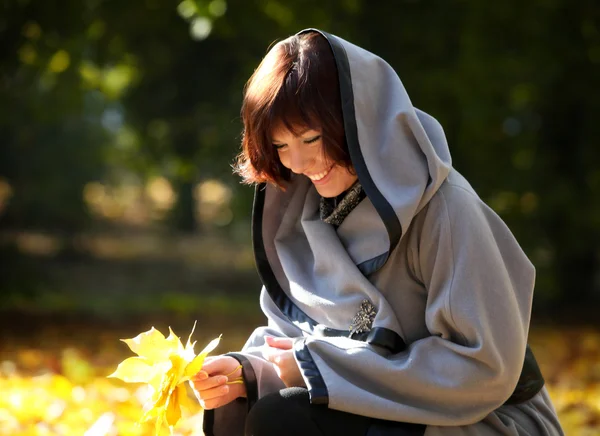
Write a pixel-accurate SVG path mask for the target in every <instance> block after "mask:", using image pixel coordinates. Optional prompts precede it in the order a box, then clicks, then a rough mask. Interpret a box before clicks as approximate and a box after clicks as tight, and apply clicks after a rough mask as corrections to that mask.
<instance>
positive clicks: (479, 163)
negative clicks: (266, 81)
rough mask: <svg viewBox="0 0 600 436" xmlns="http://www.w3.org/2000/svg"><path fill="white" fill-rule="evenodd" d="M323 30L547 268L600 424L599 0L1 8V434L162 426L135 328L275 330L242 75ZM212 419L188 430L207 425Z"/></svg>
mask: <svg viewBox="0 0 600 436" xmlns="http://www.w3.org/2000/svg"><path fill="white" fill-rule="evenodd" d="M306 27H318V28H321V29H324V30H327V31H329V32H331V33H334V34H337V35H339V36H342V37H344V38H345V39H348V40H350V41H353V42H355V43H357V44H358V45H361V46H363V47H365V48H367V49H369V50H371V51H373V52H375V53H377V54H379V55H380V56H382V57H383V58H384V59H386V60H387V61H388V62H389V63H390V64H391V65H392V66H393V67H394V68H395V69H396V71H397V72H398V74H399V75H400V77H401V78H402V80H403V83H404V85H405V87H406V88H407V90H408V92H409V94H410V95H411V99H412V101H413V103H414V104H415V106H417V107H419V108H420V109H423V110H425V111H426V112H428V113H430V114H432V115H433V116H435V117H436V118H437V119H438V120H440V122H441V123H442V125H443V126H444V127H445V130H446V134H447V137H448V140H449V143H450V146H451V151H452V153H453V158H454V164H455V167H456V168H457V169H458V170H459V171H461V172H462V173H463V174H464V175H465V176H466V177H467V178H468V179H469V180H470V181H471V183H472V184H473V186H474V187H475V189H476V190H477V191H478V193H479V194H480V195H481V197H482V198H483V199H484V200H485V201H486V202H487V203H488V204H490V206H491V207H493V208H494V210H496V212H498V213H499V214H500V215H501V216H502V218H503V219H504V220H506V222H507V223H508V225H509V226H510V228H511V229H512V231H513V232H514V233H515V235H516V236H517V238H518V240H519V241H520V243H521V244H522V246H523V247H524V249H525V251H526V252H527V254H528V255H529V257H530V258H531V259H532V261H533V262H534V264H535V266H536V268H537V272H538V276H537V288H536V294H535V299H534V312H533V320H532V329H531V335H530V336H531V337H530V342H531V344H532V347H533V349H534V351H535V352H536V354H537V357H538V360H539V362H540V365H541V366H542V369H543V371H544V375H545V377H546V380H547V384H548V386H549V388H550V392H551V395H552V398H553V400H554V402H555V405H556V407H557V409H558V412H559V414H560V417H561V420H562V422H563V425H564V426H565V429H566V431H567V434H572V435H586V434H589V435H592V434H600V333H599V331H600V316H599V314H598V307H599V306H598V303H599V302H600V248H599V247H600V144H599V138H600V122H598V120H599V119H600V99H599V98H598V96H599V95H600V4H599V3H598V2H597V1H596V0H579V1H577V2H573V1H569V0H530V1H528V2H523V1H520V0H505V1H502V2H482V1H480V0H429V1H426V0H397V1H393V2H387V1H372V0H337V1H334V0H331V1H323V0H303V1H300V0H285V1H283V0H244V1H241V0H183V1H181V0H176V1H173V0H128V1H117V0H79V1H75V0H45V1H41V0H40V1H34V0H3V1H1V2H0V392H1V393H2V394H1V395H0V434H2V435H82V434H85V435H87V436H100V435H145V434H152V431H151V429H150V428H147V427H143V426H142V427H137V426H136V425H135V423H136V420H137V419H138V418H139V416H140V414H141V411H142V405H141V404H142V397H143V394H144V392H143V389H142V388H138V387H135V386H129V385H124V384H119V383H118V382H116V381H109V380H106V379H105V376H106V375H107V374H109V373H110V372H112V371H113V370H114V368H115V367H116V364H117V363H118V362H119V361H121V360H122V359H124V358H125V357H128V356H130V355H131V352H130V351H129V350H128V348H127V347H126V346H125V344H123V343H122V342H119V341H118V339H119V338H130V337H133V336H135V335H137V334H138V333H139V332H141V331H144V330H148V329H149V328H150V327H151V326H155V327H157V328H159V329H160V330H162V331H163V332H166V331H167V326H171V327H173V329H174V330H175V331H176V333H178V334H179V335H180V336H182V337H183V338H185V337H186V336H187V334H189V331H190V329H191V326H192V324H193V322H194V320H198V328H197V330H196V334H195V337H196V339H198V341H199V344H201V346H203V345H204V344H205V343H207V342H208V340H209V339H212V338H213V337H215V336H218V335H219V334H221V333H222V334H223V342H222V345H221V346H220V348H219V349H218V352H225V351H229V350H234V349H237V348H239V347H240V346H241V345H242V344H243V342H244V339H245V338H246V337H247V335H248V334H249V333H250V332H251V331H252V329H253V328H254V327H255V326H256V325H260V324H261V323H262V322H263V319H262V316H261V314H260V311H259V308H258V302H257V297H258V293H259V289H260V282H259V280H258V277H257V275H256V272H255V270H254V261H253V257H252V251H251V246H250V209H251V202H252V189H251V188H250V187H244V186H242V185H240V184H239V180H238V179H237V178H236V177H235V176H233V175H232V173H231V163H232V161H233V159H234V157H235V155H236V153H237V152H238V149H239V142H240V129H241V125H240V120H239V108H240V103H241V97H242V90H243V86H244V83H245V81H246V80H247V78H248V77H249V76H250V74H251V73H252V71H253V70H254V68H256V66H257V65H258V62H259V61H260V59H261V57H262V56H263V55H264V54H265V53H266V50H267V48H268V47H269V45H270V44H272V43H273V41H276V40H278V39H283V38H285V37H286V36H288V35H290V34H293V33H295V32H297V31H298V30H301V29H303V28H306ZM200 420H201V414H197V415H191V416H189V417H186V418H185V419H184V420H183V421H182V422H181V425H179V426H178V427H177V428H176V429H175V434H179V435H200V434H201V431H200V430H199V422H200Z"/></svg>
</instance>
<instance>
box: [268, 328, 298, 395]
mask: <svg viewBox="0 0 600 436" xmlns="http://www.w3.org/2000/svg"><path fill="white" fill-rule="evenodd" d="M266 341H267V345H268V346H269V348H267V349H266V351H265V352H264V356H265V359H267V360H268V361H269V362H271V363H272V364H273V366H274V367H275V372H277V375H278V376H279V378H280V379H281V380H282V381H283V383H285V385H286V386H287V387H288V388H291V387H293V386H299V387H305V386H306V384H305V383H304V379H303V378H302V375H301V374H300V369H299V368H298V363H297V362H296V359H295V358H294V350H293V349H292V348H293V345H294V340H293V339H291V338H274V337H271V336H267V337H266Z"/></svg>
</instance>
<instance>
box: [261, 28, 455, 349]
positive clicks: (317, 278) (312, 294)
mask: <svg viewBox="0 0 600 436" xmlns="http://www.w3.org/2000/svg"><path fill="white" fill-rule="evenodd" d="M303 32H319V33H320V34H322V35H323V36H324V37H325V38H326V39H327V41H328V42H329V44H330V46H331V49H332V51H333V55H334V58H335V62H336V65H337V70H338V75H339V84H340V91H341V92H340V95H341V99H342V114H343V121H344V129H345V134H346V141H347V145H348V149H349V154H350V157H351V160H352V164H353V166H354V169H355V171H356V173H357V176H358V179H359V181H360V183H361V185H362V186H363V189H364V190H365V193H366V195H367V198H366V199H365V200H363V201H362V202H361V204H359V205H358V206H357V208H356V209H355V210H354V211H353V212H352V213H350V215H349V216H348V217H347V218H346V219H345V220H344V222H343V223H342V224H341V225H340V227H339V228H338V229H337V230H336V229H334V228H333V227H332V226H330V225H328V224H326V223H324V222H322V221H321V220H320V218H319V214H318V208H319V198H320V197H319V195H318V193H317V191H316V189H315V187H314V186H313V184H312V183H311V182H310V180H309V179H308V178H307V177H305V176H303V175H294V174H293V175H292V179H291V181H290V183H289V184H288V186H287V189H286V190H285V191H282V190H280V189H279V188H277V187H275V186H273V185H270V184H268V185H264V184H263V185H259V186H257V188H256V193H255V198H254V207H253V223H252V239H253V245H254V253H255V259H256V264H257V269H258V273H259V276H260V278H261V280H262V283H263V284H264V286H265V290H266V291H267V293H268V294H269V296H270V299H271V300H272V301H273V303H275V305H276V306H277V308H278V309H279V311H280V312H281V313H282V314H283V315H284V316H285V317H287V318H288V319H289V320H291V321H292V322H293V323H294V324H296V325H297V326H298V327H299V328H301V329H302V330H304V331H306V332H311V334H321V335H324V336H347V335H348V330H347V328H348V327H347V326H348V323H349V320H351V319H352V317H353V316H354V315H355V314H356V310H357V307H360V305H361V301H362V300H364V299H367V300H369V301H371V302H372V303H373V304H374V305H375V307H377V308H378V315H377V319H376V321H375V324H376V325H377V326H382V327H383V326H385V328H374V329H373V330H372V332H371V333H370V334H371V335H380V336H381V337H378V338H370V339H368V341H369V342H370V343H375V342H377V343H386V344H387V345H386V347H389V348H390V349H401V348H402V347H403V344H402V339H401V334H400V333H401V328H400V326H399V324H398V322H397V320H396V318H395V315H394V313H393V311H392V310H391V308H390V306H389V304H387V302H386V301H385V298H383V296H381V295H380V293H379V292H378V291H377V289H376V287H375V286H373V284H372V283H371V282H370V281H369V277H371V276H372V275H373V274H374V273H376V272H377V271H379V270H380V269H381V268H382V267H383V266H384V265H385V263H386V262H387V261H388V259H389V257H390V254H391V253H392V252H393V251H394V249H395V248H396V247H397V246H398V244H399V243H400V240H401V238H402V236H403V235H404V234H406V232H407V230H408V228H409V226H410V224H411V222H412V220H413V218H414V217H415V215H416V214H417V213H418V212H419V211H420V210H421V209H422V208H423V207H424V206H425V205H426V204H427V203H428V202H429V200H430V199H431V198H432V197H433V195H434V194H435V192H436V191H437V190H438V189H439V187H440V185H441V184H442V183H443V182H444V180H445V179H446V178H447V176H448V173H449V171H450V165H451V160H450V153H449V151H448V146H447V143H446V140H445V137H444V133H443V130H442V127H441V126H440V124H439V123H438V122H437V121H436V120H435V119H434V118H432V117H431V116H429V115H427V114H425V113H424V112H422V111H419V110H417V109H415V108H414V107H413V106H412V103H411V102H410V99H409V98H408V95H407V93H406V91H405V89H404V87H403V85H402V82H401V81H400V79H399V78H398V75H397V74H396V73H395V72H394V70H393V69H392V68H391V67H390V66H389V65H388V64H387V63H386V62H385V61H384V60H382V59H381V58H379V57H377V56H376V55H374V54H372V53H370V52H368V51H366V50H364V49H362V48H360V47H357V46H356V45H353V44H351V43H349V42H347V41H344V40H343V39H341V38H339V37H336V36H333V35H330V34H328V33H325V32H322V31H319V30H315V29H307V30H304V31H303ZM301 33H302V32H301ZM367 200H368V201H367ZM382 332H384V334H383V335H381V333H382Z"/></svg>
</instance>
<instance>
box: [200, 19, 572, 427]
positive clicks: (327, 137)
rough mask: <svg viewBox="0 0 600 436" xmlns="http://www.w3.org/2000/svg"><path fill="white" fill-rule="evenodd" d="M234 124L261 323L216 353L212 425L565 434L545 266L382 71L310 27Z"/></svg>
mask: <svg viewBox="0 0 600 436" xmlns="http://www.w3.org/2000/svg"><path fill="white" fill-rule="evenodd" d="M242 120H243V122H244V135H243V141H242V152H241V154H240V156H239V158H238V161H237V167H236V169H237V172H238V173H239V174H241V175H242V177H243V179H244V181H245V182H246V183H252V184H257V187H256V191H255V199H254V206H253V222H252V226H253V227H252V237H253V247H254V254H255V260H256V265H257V268H258V272H259V275H260V278H261V280H262V282H263V285H264V286H263V289H262V292H261V297H260V303H261V308H262V310H263V312H264V314H265V315H266V317H267V318H268V323H267V325H266V326H264V327H259V328H257V329H256V330H255V331H254V333H253V334H252V335H251V336H250V338H249V339H248V341H247V342H246V344H245V345H244V347H243V349H242V350H241V352H239V353H228V354H226V355H223V356H216V357H214V358H210V359H207V363H206V366H205V369H206V368H208V369H206V374H203V378H202V380H198V381H197V382H196V389H197V390H198V396H199V397H200V398H201V399H202V401H203V402H204V406H205V408H206V409H207V413H206V415H205V420H204V430H205V433H206V434H207V436H211V435H217V436H219V435H228V436H235V435H247V436H249V435H252V436H274V435H283V434H285V435H289V436H304V435H315V436H319V435H320V436H330V435H338V434H343V435H347V436H365V435H375V434H377V435H394V436H399V435H413V436H415V435H427V436H468V435H475V434H476V435H483V436H496V435H506V436H509V435H521V434H522V435H525V434H527V435H561V434H562V430H561V427H560V424H559V423H558V421H557V418H556V413H555V411H554V409H553V406H552V403H551V402H550V399H549V396H548V392H547V390H546V388H545V387H544V379H543V377H542V375H541V373H540V370H539V368H538V365H537V363H536V361H535V358H534V356H533V354H532V352H531V350H530V349H529V347H528V346H527V333H528V329H529V318H530V313H531V301H532V294H533V288H534V282H535V269H534V267H533V265H532V263H531V262H530V261H529V259H528V258H527V256H526V255H525V253H524V252H523V250H522V249H521V247H520V246H519V244H518V242H517V241H516V239H515V238H514V236H513V235H512V234H511V232H510V230H509V229H508V228H507V226H506V225H505V224H504V222H503V221H502V220H501V219H500V217H499V216H498V215H497V214H495V213H494V211H493V210H491V209H490V208H489V207H488V206H487V205H486V204H485V203H484V202H483V201H482V200H481V198H479V196H478V195H477V193H476V192H475V191H474V190H473V188H472V187H471V185H470V184H469V183H468V182H467V180H466V179H465V178H464V177H463V176H462V175H461V174H460V173H458V172H457V171H456V170H455V169H454V168H453V166H452V159H451V157H450V151H449V147H448V144H447V142H446V137H445V135H444V131H443V129H442V127H441V125H440V124H439V123H438V122H437V120H435V119H434V118H433V117H431V116H430V115H428V114H426V113H425V112H423V111H421V110H419V109H417V108H415V107H414V106H413V105H412V102H411V100H410V98H409V97H408V94H407V92H406V90H405V89H404V86H403V84H402V82H401V81H400V78H399V77H398V75H397V74H396V72H395V71H394V70H393V69H392V68H391V66H390V65H388V64H387V63H386V62H385V61H384V60H383V59H381V58H379V57H378V56H376V55H374V54H373V53H370V52H368V51H366V50H364V49H362V48H360V47H357V46H356V45H353V44H351V43H349V42H347V41H344V40H343V39H341V38H339V37H337V36H334V35H330V34H327V33H325V32H322V31H318V30H315V29H308V30H305V31H302V32H300V33H298V34H296V35H294V36H291V37H290V38H287V39H285V40H284V41H281V42H280V43H278V44H276V45H275V46H274V47H273V48H272V49H271V50H270V51H269V53H268V54H267V55H266V57H265V59H264V60H263V61H262V62H261V64H260V66H259V67H258V69H257V70H256V72H255V73H254V74H253V76H252V77H251V78H250V80H249V82H248V85H247V87H246V92H245V95H244V103H243V107H242ZM238 364H241V365H242V378H243V382H244V384H243V385H237V386H235V387H234V388H229V387H227V386H225V383H226V382H227V379H228V378H227V376H226V375H227V374H228V372H230V370H231V368H235V367H236V366H237V365H238Z"/></svg>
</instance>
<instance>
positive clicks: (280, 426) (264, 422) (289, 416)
mask: <svg viewBox="0 0 600 436" xmlns="http://www.w3.org/2000/svg"><path fill="white" fill-rule="evenodd" d="M309 404H310V402H309V399H308V392H306V389H302V388H289V389H284V390H283V391H280V392H275V393H272V394H269V395H266V396H264V397H263V398H261V399H260V400H258V401H257V402H256V404H255V405H254V406H253V407H252V409H250V412H249V413H248V416H247V418H246V430H245V433H246V436H280V435H283V434H285V435H292V434H307V433H305V432H306V431H309V429H302V430H301V429H300V427H306V426H310V425H311V423H310V414H309V413H308V410H307V409H306V408H308V407H309ZM309 434H310V433H309Z"/></svg>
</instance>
